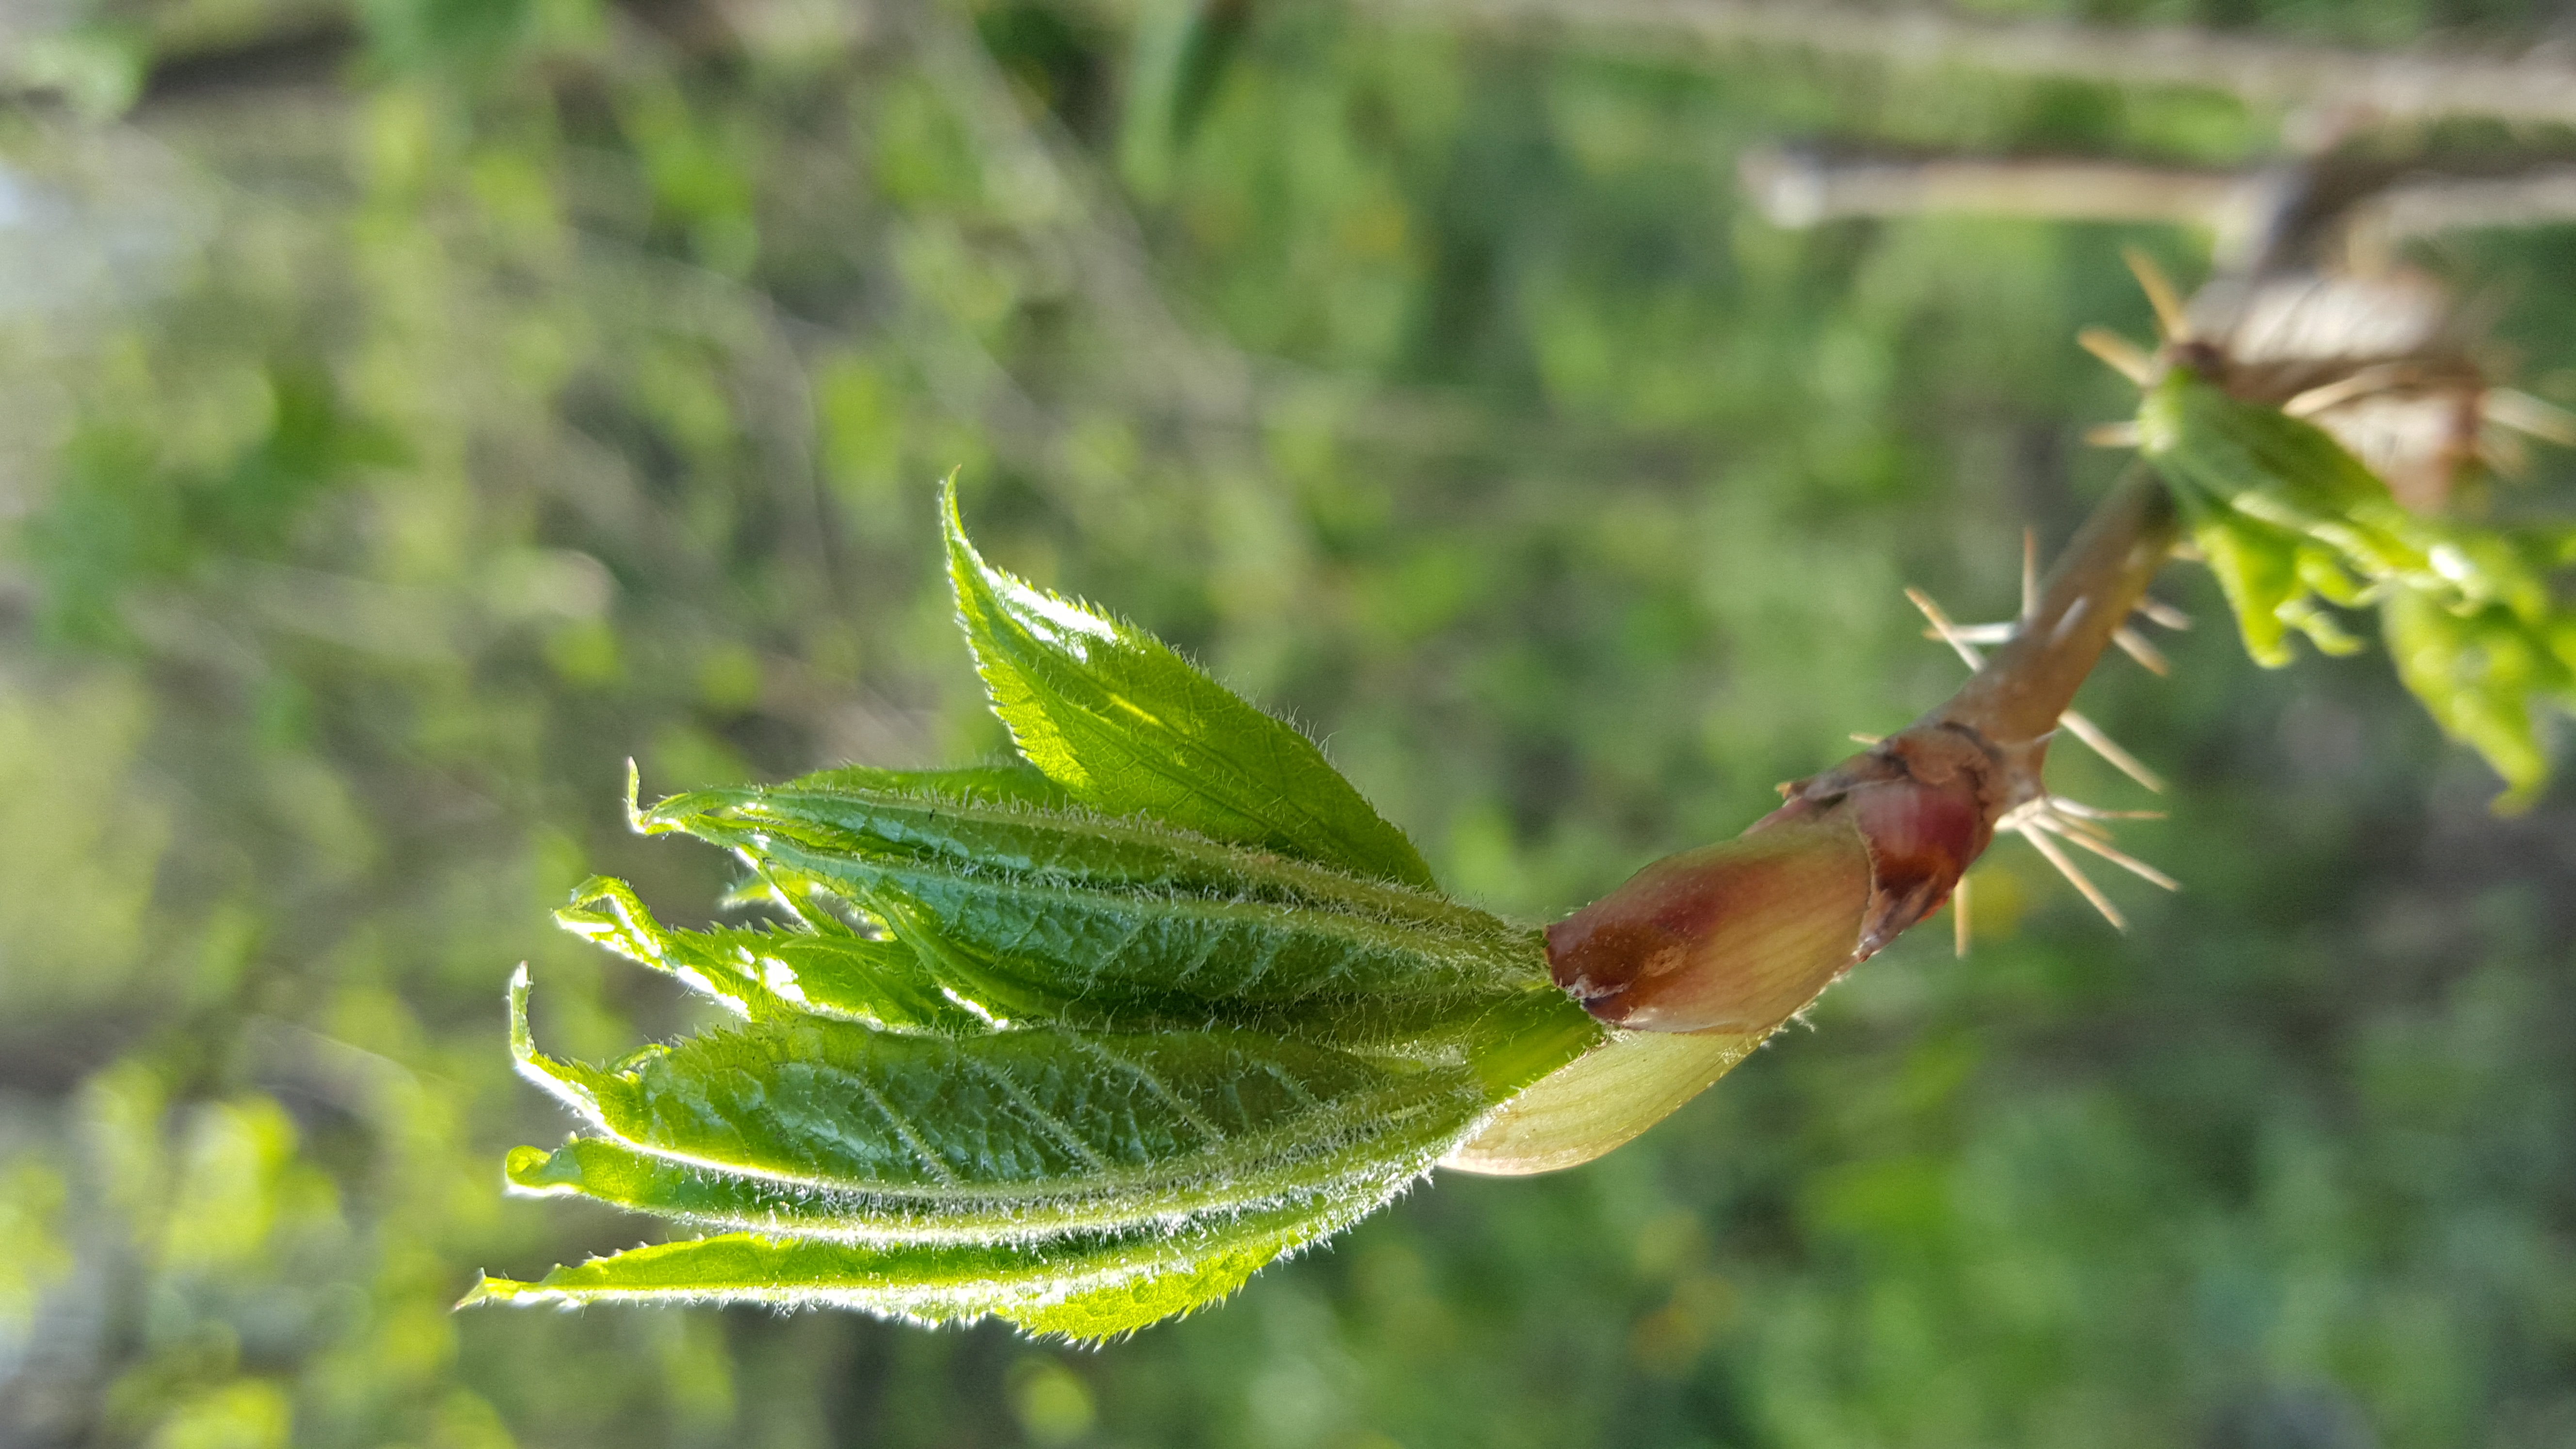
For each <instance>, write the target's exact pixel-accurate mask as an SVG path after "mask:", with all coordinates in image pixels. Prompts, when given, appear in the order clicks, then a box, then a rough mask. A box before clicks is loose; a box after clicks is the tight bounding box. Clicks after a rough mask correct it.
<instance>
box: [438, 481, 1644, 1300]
mask: <svg viewBox="0 0 2576 1449" xmlns="http://www.w3.org/2000/svg"><path fill="white" fill-rule="evenodd" d="M947 516H948V525H949V529H948V549H949V564H950V572H951V578H952V582H953V584H954V585H955V589H956V595H957V602H958V614H959V618H960V621H961V623H962V625H963V627H964V630H965V633H966V636H967V639H968V641H969V643H970V644H971V645H972V647H973V651H974V654H975V658H976V663H977V666H978V668H979V669H980V671H981V673H982V675H983V678H984V681H985V683H986V685H987V687H988V690H989V692H990V694H991V697H992V701H993V707H994V709H995V711H996V712H997V713H998V714H999V715H1000V716H1001V718H1002V719H1003V721H1004V722H1005V724H1007V725H1008V726H1009V728H1010V731H1011V735H1012V739H1013V741H1014V743H1015V744H1016V746H1017V748H1018V758H1016V759H1014V760H1011V761H1009V762H1006V763H1003V764H999V765H991V766H982V767H975V768H969V769H960V770H942V771H888V770H877V769H871V768H866V767H850V768H843V769H838V770H827V771H824V772H821V773H818V774H814V775H809V776H806V777H804V778H802V779H799V780H795V781H791V782H789V783H787V784H784V785H778V786H772V787H764V788H742V789H724V790H703V791H696V792H691V793H688V794H683V795H677V796H673V797H671V798H669V799H665V800H662V801H660V802H659V803H657V804H654V805H652V806H650V807H647V808H640V809H637V810H636V811H635V822H636V825H637V827H638V828H639V829H641V830H643V831H645V832H647V833H656V834H658V833H678V834H685V835H689V836H694V837H696V838H697V839H700V840H703V841H707V842H709V843H711V844H714V845H717V846H720V847H723V848H724V849H726V850H728V851H730V852H732V853H733V854H734V855H735V856H736V857H737V858H738V859H739V860H740V861H741V863H742V865H743V866H744V868H745V870H746V871H747V873H748V874H747V879H746V882H745V885H744V887H743V889H742V891H741V894H742V895H743V896H744V897H746V898H749V899H753V900H757V901H759V902H762V903H765V904H766V905H768V906H769V907H770V908H771V910H772V912H773V913H774V916H775V919H773V920H771V921H769V922H767V923H765V924H759V925H719V926H715V927H711V928H708V929H703V930H687V929H675V928H672V927H670V926H667V925H665V924H663V923H662V922H661V921H659V920H657V919H656V918H655V917H654V915H653V914H652V912H651V911H650V910H649V909H648V908H647V907H646V906H645V905H644V903H643V902H642V901H640V900H639V899H637V898H636V896H635V894H634V893H633V892H632V891H631V890H630V889H629V888H628V887H627V886H625V885H624V884H623V883H622V882H618V881H614V880H607V879H598V880H593V881H591V882H588V883H587V884H586V885H585V886H584V887H583V888H582V889H581V891H580V892H579V894H578V898H577V899H576V900H575V902H574V903H573V904H572V905H571V906H569V907H567V908H566V909H565V910H564V911H562V912H561V913H560V916H561V919H562V921H563V923H564V925H566V926H567V927H568V928H570V929H572V930H573V931H575V932H578V933H580V934H582V935H584V936H587V937H589V938H591V939H594V940H596V941H598V942H600V943H601V944H603V945H606V946H608V947H610V948H612V949H614V950H616V951H617V952H619V953H621V954H623V955H625V956H627V957H628V958H630V959H632V960H634V961H636V962H638V963H640V964H642V965H645V966H648V967H651V968H653V969H655V970H659V971H664V972H667V973H670V974H671V975H673V976H675V977H677V978H679V979H680V980H682V981H685V982H687V983H688V984H689V985H691V986H693V987H695V988H696V989H698V990H699V991H702V992H704V993H706V994H708V995H710V996H712V997H714V998H715V999H717V1000H718V1001H720V1002H722V1003H723V1004H724V1005H725V1006H727V1007H728V1008H730V1009H731V1010H732V1012H733V1013H734V1014H735V1015H736V1016H737V1017H739V1022H738V1023H737V1024H735V1025H732V1026H729V1027H727V1028H725V1029H722V1030H716V1031H709V1032H706V1033H703V1034H701V1035H697V1036H694V1037H690V1038H687V1039H685V1040H682V1041H678V1042H674V1043H670V1044H667V1045H657V1046H653V1047H648V1048H646V1049H645V1050H643V1051H640V1052H638V1053H636V1054H634V1055H633V1056H630V1057H628V1058H626V1059H625V1060H623V1061H620V1062H616V1063H612V1064H609V1065H605V1066H594V1065H588V1064H584V1063H580V1062H574V1061H565V1060H560V1059H557V1058H555V1057H551V1056H548V1055H546V1054H544V1053H542V1052H540V1051H539V1050H538V1049H537V1047H536V1045H535V1043H534V1041H533V1039H532V1036H531V1033H530V1031H529V1028H528V1025H527V1019H526V999H527V994H528V988H527V984H526V981H525V979H524V975H523V976H522V978H521V979H520V980H519V981H518V982H517V983H515V984H514V986H513V989H512V993H511V1002H512V1048H513V1052H514V1054H515V1056H516V1058H517V1060H518V1062H519V1064H520V1067H521V1070H522V1071H523V1072H524V1073H525V1074H526V1075H528V1076H529V1077H530V1078H531V1079H532V1080H535V1081H536V1082H538V1083H539V1084H541V1085H543V1086H544V1087H545V1088H546V1089H547V1090H548V1091H550V1092H552V1093H553V1094H554V1095H555V1096H557V1097H558V1098H559V1099H561V1100H562V1101H563V1102H564V1103H565V1104H566V1105H567V1106H568V1107H570V1108H571V1109H572V1110H573V1111H574V1112H575V1113H576V1114H577V1115H578V1116H579V1117H580V1119H581V1120H582V1123H583V1128H584V1130H583V1132H582V1133H581V1134H580V1135H578V1136H575V1137H574V1138H573V1139H572V1140H571V1141H569V1142H568V1143H566V1144H565V1145H564V1146H562V1147H559V1148H556V1149H553V1150H551V1151H549V1150H546V1149H542V1148H535V1147H522V1148H519V1149H517V1150H516V1151H514V1152H512V1153H511V1154H510V1156H509V1159H508V1163H507V1172H508V1177H509V1180H510V1182H511V1184H512V1186H513V1187H514V1189H516V1190H518V1191H520V1192H524V1193H533V1194H575V1195H580V1196H585V1197H590V1198H594V1199H598V1200H601V1201H605V1202H609V1203H613V1204H616V1205H618V1206H621V1207H627V1208H632V1209H637V1210H640V1211H645V1212H650V1213H655V1214H659V1215H661V1216H664V1217H668V1218H673V1219H676V1220H678V1221H680V1222H682V1223H685V1224H687V1225H689V1226H690V1227H691V1228H693V1229H697V1230H701V1231H703V1232H704V1234H705V1235H704V1236H699V1237H693V1238H687V1239H683V1240H679V1241H673V1242H667V1243H662V1244H659V1245H654V1246H648V1247H643V1248H638V1249H635V1250H632V1251H629V1252H624V1253H619V1254H616V1255H613V1256H610V1257H606V1258H600V1259H595V1260H593V1261H590V1262H587V1263H583V1264H580V1265H577V1266H571V1267H563V1268H557V1269H555V1270H554V1271H553V1272H551V1273H549V1274H547V1275H546V1276H545V1277H544V1278H543V1279H542V1280H540V1281H538V1282H535V1283H521V1282H513V1281H509V1280H503V1279H487V1280H486V1281H485V1282H484V1284H483V1285H482V1286H481V1287H480V1288H478V1289H477V1290H476V1294H475V1297H476V1298H477V1299H508V1300H516V1301H522V1302H526V1301H539V1302H554V1303H563V1304H572V1303H585V1302H595V1301H609V1300H648V1301H649V1300H721V1301H745V1300H748V1301H761V1302H769V1303H777V1304H787V1305H809V1304H819V1305H838V1306H846V1307H854V1308H860V1309H864V1310H868V1311H871V1312H876V1313H882V1314H888V1315H895V1316H901V1317H906V1318H912V1319H918V1320H927V1321H940V1320H956V1319H971V1318H976V1317H980V1316H984V1315H988V1314H990V1315H998V1316H1000V1317H1003V1318H1006V1319H1009V1320H1011V1321H1012V1322H1015V1323H1018V1324H1020V1325H1021V1326H1023V1327H1025V1328H1027V1329H1030V1330H1032V1331H1037V1332H1049V1333H1060V1334H1064V1335H1067V1336H1071V1337H1076V1338H1099V1337H1104V1336H1107V1335H1111V1334H1117V1333H1122V1332H1126V1331H1130V1330H1132V1329H1135V1328H1138V1327H1141V1326H1143V1325H1145V1324H1148V1323H1151V1322H1154V1321H1155V1320H1157V1319H1160V1318H1163V1317H1167V1316H1169V1315H1172V1314H1176V1313H1182V1312H1186V1311H1189V1310H1190V1309H1192V1308H1195V1307H1197V1306H1199V1305H1201V1304H1204V1303H1206V1302H1209V1301H1211V1300H1213V1299H1215V1298H1218V1297H1221V1296H1223V1295H1224V1294H1226V1293H1228V1292H1230V1291H1232V1290H1233V1289H1234V1288H1235V1287H1237V1286H1239V1285H1240V1284H1241V1283H1242V1282H1243V1281H1244V1279H1245V1278H1246V1277H1248V1276H1249V1275H1250V1274H1251V1273H1253V1272H1254V1271H1255V1270H1257V1269H1259V1268H1260V1267H1261V1266H1262V1265H1263V1264H1265V1263H1268V1262H1270V1261H1271V1260H1273V1259H1275V1258H1277V1257H1278V1256H1280V1255H1282V1254H1284V1253H1289V1252H1293V1251H1295V1250H1296V1249H1298V1248H1300V1247H1302V1246H1304V1245H1306V1244H1309V1243H1312V1242H1314V1241H1316V1240H1318V1239H1320V1238H1322V1237H1324V1236H1326V1235H1329V1234H1331V1233H1333V1232H1335V1231H1338V1230H1339V1229H1341V1228H1343V1227H1345V1226H1347V1225H1349V1224H1350V1223H1352V1222H1353V1221H1355V1220H1357V1219H1358V1218H1360V1217H1361V1216H1364V1215H1365V1214H1367V1213H1368V1212H1370V1211H1372V1210H1374V1209H1375V1208H1376V1207H1378V1206H1379V1205H1381V1204H1382V1203H1384V1202H1385V1201H1387V1199H1389V1198H1390V1197H1391V1196H1393V1195H1394V1194H1396V1193H1397V1192H1399V1191H1401V1190H1402V1189H1403V1188H1404V1187H1405V1186H1406V1185H1407V1184H1408V1183H1410V1182H1412V1181H1413V1180H1414V1179H1416V1178H1418V1177H1419V1176H1421V1175H1422V1174H1423V1173H1424V1172H1425V1171H1427V1170H1428V1169H1429V1167H1430V1166H1431V1164H1432V1163H1433V1162H1435V1161H1436V1160H1438V1159H1439V1158H1440V1157H1441V1156H1442V1155H1443V1154H1444V1153H1446V1152H1447V1151H1449V1150H1450V1149H1451V1148H1453V1147H1454V1146H1455V1145H1456V1144H1458V1143H1459V1142H1460V1141H1462V1140H1464V1139H1465V1138H1466V1137H1468V1136H1469V1135H1470V1134H1472V1133H1473V1132H1474V1131H1475V1130H1476V1129H1477V1127H1478V1126H1479V1125H1480V1124H1481V1123H1482V1122H1483V1121H1484V1119H1485V1118H1486V1117H1487V1116H1488V1115H1489V1114H1490V1113H1491V1112H1492V1110H1493V1109H1494V1108H1495V1107H1496V1106H1497V1105H1498V1104H1499V1103H1501V1102H1502V1101H1503V1100H1504V1099H1506V1098H1508V1097H1509V1096H1511V1095H1512V1094H1513V1093H1515V1092H1517V1091H1518V1090H1519V1089H1520V1088H1521V1087H1523V1086H1525V1085H1526V1084H1528V1083H1529V1082H1531V1081H1534V1080H1536V1079H1537V1078H1538V1077H1540V1076H1543V1075H1545V1074H1546V1073H1548V1072H1549V1071H1551V1070H1553V1069H1555V1068H1556V1067H1558V1066H1561V1065H1563V1064H1564V1063H1565V1062H1567V1061H1570V1060H1572V1059H1573V1058H1574V1057H1575V1056H1578V1055H1580V1054H1581V1053H1582V1052H1583V1051H1584V1050H1585V1049H1586V1048H1588V1047H1589V1046H1591V1045H1592V1044H1593V1043H1594V1042H1595V1041H1597V1040H1598V1039H1599V1036H1600V1029H1599V1028H1598V1027H1596V1026H1595V1025H1594V1024H1593V1023H1592V1021H1591V1019H1590V1018H1589V1017H1588V1016H1586V1015H1584V1013H1583V1012H1582V1011H1581V1009H1580V1008H1578V1007H1577V1006H1575V1005H1574V1004H1573V1002H1572V1001H1571V1000H1570V999H1569V998H1567V997H1566V996H1565V995H1564V993H1563V992H1561V991H1559V990H1558V989H1557V988H1556V987H1555V986H1554V985H1553V984H1552V983H1551V982H1550V981H1549V978H1548V974H1547V967H1546V962H1545V959H1544V953H1543V947H1542V945H1541V943H1540V941H1539V938H1538V936H1537V933H1536V932H1534V931H1531V930H1528V929H1526V928H1522V927H1516V926H1512V925H1509V924H1506V923H1505V922H1503V921H1500V920H1498V919H1496V918H1494V917H1492V916H1489V915H1487V914H1485V913H1483V912H1481V911H1478V910H1475V909H1472V908H1470V907H1466V906H1463V905H1460V904H1457V903H1455V902H1452V901H1450V900H1448V899H1446V898H1445V897H1443V896H1441V895H1440V894H1438V892H1437V891H1436V889H1435V888H1434V886H1433V882H1432V879H1431V875H1430V872H1429V870H1428V868H1427V867H1425V865H1424V864H1423V862H1422V858H1421V856H1420V855H1419V854H1418V853H1416V852H1415V850H1414V849H1413V847H1412V845H1411V844H1410V843H1409V842H1408V841H1407V840H1406V839H1405V838H1404V836H1403V834H1402V833H1401V832H1399V831H1397V830H1396V829H1395V828H1394V827H1393V826H1391V825H1389V824H1388V823H1387V822H1386V821H1385V820H1383V819H1382V818H1380V817H1379V815H1378V814H1377V812H1376V811H1375V810H1374V809H1372V808H1371V807H1370V806H1369V804H1368V802H1367V801H1366V800H1365V799H1364V798H1363V797H1362V796H1361V795H1360V794H1359V793H1358V791H1357V790H1355V789H1354V788H1352V786H1351V785H1350V784H1349V783H1348V782H1347V781H1345V780H1344V779H1343V778H1342V777H1341V775H1340V774H1339V773H1337V772H1336V771H1335V770H1334V769H1333V768H1332V766H1331V765H1330V764H1329V763H1328V762H1327V761H1326V760H1325V759H1324V756H1323V754H1322V752H1321V751H1320V750H1318V749H1317V748H1316V747H1315V745H1314V744H1313V743H1312V742H1311V741H1309V740H1308V739H1306V738H1305V737H1304V736H1303V735H1301V734H1299V733H1298V732H1297V731H1295V730H1293V729H1291V728H1289V727H1288V726H1286V725H1284V724H1281V723H1280V722H1278V721H1277V720H1275V719H1273V718H1271V717H1270V716H1268V715H1266V714H1264V713H1262V712H1261V711H1260V710H1258V709H1256V708H1254V707H1253V706H1251V705H1250V704H1248V703H1246V702H1245V701H1243V700H1242V699H1240V698H1239V697H1237V696H1235V695H1234V694H1232V693H1230V692H1228V691H1227V690H1225V689H1224V688H1223V687H1222V686H1220V685H1218V684H1217V683H1215V682H1214V681H1213V680H1211V679H1210V678H1209V677H1208V676H1206V675H1205V674H1203V673H1201V672H1200V671H1199V670H1197V669H1196V668H1194V667H1192V666H1191V665H1190V664H1188V663H1187V662H1186V661H1184V660H1183V659H1181V658H1180V657H1179V656H1178V655H1177V654H1175V653H1173V652H1172V651H1171V650H1170V649H1169V648H1167V647H1166V646H1164V645H1163V644H1162V643H1161V642H1160V641H1158V640H1156V639H1154V638H1153V637H1152V636H1150V635H1148V634H1146V633H1145V632H1143V631H1141V630H1139V629H1136V628H1134V627H1132V626H1130V625H1127V624H1123V623H1121V622H1119V621H1116V620H1114V619H1111V618H1109V617H1107V616H1105V615H1103V614H1100V613H1098V612H1096V611H1094V610H1091V609H1089V608H1087V607H1084V606H1082V605H1079V604H1076V603H1072V602H1069V601H1067V600H1064V599H1062V598H1059V597H1056V596H1054V595H1052V594H1049V593H1045V592H1043V591H1040V590H1037V589H1034V588H1031V587H1029V586H1028V585H1026V584H1024V583H1022V582H1020V581H1019V580H1017V579H1014V578H1012V577H1011V576H1009V575H1007V574H1004V573H1002V572H1000V571H998V570H995V569H993V568H991V567H989V566H988V565H986V564H985V563H984V562H983V560H982V559H981V558H980V557H978V556H977V554H976V553H975V551H974V549H973V547H972V546H971V545H970V544H969V543H968V542H967V539H966V536H965V534H964V532H963V530H962V528H961V527H960V526H959V525H958V523H957V518H956V513H955V506H954V500H953V496H952V498H951V499H950V501H949V505H948V515H947Z"/></svg>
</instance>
